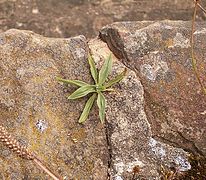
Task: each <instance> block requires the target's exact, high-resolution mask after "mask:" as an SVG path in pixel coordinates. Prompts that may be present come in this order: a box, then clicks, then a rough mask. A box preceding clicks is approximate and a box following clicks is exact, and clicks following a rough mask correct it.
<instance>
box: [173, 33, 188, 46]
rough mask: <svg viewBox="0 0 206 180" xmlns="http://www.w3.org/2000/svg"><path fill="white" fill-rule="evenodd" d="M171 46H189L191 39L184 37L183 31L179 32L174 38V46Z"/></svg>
mask: <svg viewBox="0 0 206 180" xmlns="http://www.w3.org/2000/svg"><path fill="white" fill-rule="evenodd" d="M170 47H181V48H188V47H190V40H189V39H188V38H186V37H184V36H183V35H182V34H181V33H177V34H176V36H175V37H174V39H173V46H170Z"/></svg>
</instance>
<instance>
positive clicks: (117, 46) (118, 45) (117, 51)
mask: <svg viewBox="0 0 206 180" xmlns="http://www.w3.org/2000/svg"><path fill="white" fill-rule="evenodd" d="M99 37H100V39H101V40H102V41H103V42H105V43H106V44H107V46H108V48H109V49H110V50H111V52H112V53H113V54H114V55H115V56H116V57H117V58H118V59H119V60H120V61H121V62H122V63H123V64H124V65H125V66H126V67H127V68H128V69H130V70H132V71H134V72H135V73H136V75H137V77H138V78H139V80H140V82H141V84H142V86H143V91H144V109H146V107H147V105H148V104H147V102H146V97H145V93H146V92H145V86H144V83H143V82H142V79H141V77H140V75H139V71H138V69H136V68H135V66H133V65H132V64H130V62H131V61H130V60H129V59H128V57H127V54H126V52H125V51H124V44H123V42H122V40H121V37H120V35H119V33H118V30H116V29H115V28H113V29H112V28H110V27H106V28H105V29H103V30H102V31H101V32H100V34H99ZM116 39H118V41H116ZM145 113H146V117H147V119H148V120H149V116H148V114H147V111H146V110H145ZM148 122H149V121H148ZM166 123H167V124H168V121H167V119H166ZM170 130H171V131H173V132H174V133H177V134H178V135H179V137H181V138H182V139H183V140H184V141H185V142H187V143H188V144H189V145H190V146H191V148H192V149H194V151H192V150H191V149H189V148H186V147H182V146H181V145H180V144H179V143H176V142H173V141H172V140H168V139H167V138H164V137H162V136H158V135H154V136H153V137H156V138H157V139H158V140H159V141H160V142H163V143H166V144H169V145H171V146H173V147H177V148H181V149H184V150H185V151H187V152H190V153H193V154H199V155H201V156H203V152H202V151H201V150H200V149H199V148H198V147H197V146H196V145H195V143H194V142H193V141H191V140H189V139H187V138H185V137H184V136H183V134H182V133H181V132H179V131H174V130H172V129H170Z"/></svg>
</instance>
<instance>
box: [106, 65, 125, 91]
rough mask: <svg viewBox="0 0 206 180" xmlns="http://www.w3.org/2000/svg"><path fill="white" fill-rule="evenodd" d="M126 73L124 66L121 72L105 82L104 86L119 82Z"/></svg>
mask: <svg viewBox="0 0 206 180" xmlns="http://www.w3.org/2000/svg"><path fill="white" fill-rule="evenodd" d="M126 73H127V69H126V68H125V69H124V71H123V72H122V73H121V74H119V75H117V76H116V77H115V78H114V79H112V80H110V81H109V82H107V83H106V84H105V87H106V88H108V87H110V86H112V85H113V84H115V83H118V82H120V81H121V80H122V79H123V78H124V76H125V75H126Z"/></svg>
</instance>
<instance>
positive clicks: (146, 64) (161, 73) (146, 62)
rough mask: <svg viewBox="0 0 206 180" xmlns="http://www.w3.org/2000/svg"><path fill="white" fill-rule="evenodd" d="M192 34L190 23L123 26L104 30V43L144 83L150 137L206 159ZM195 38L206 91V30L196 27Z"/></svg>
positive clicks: (204, 113) (204, 101)
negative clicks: (192, 55)
mask: <svg viewBox="0 0 206 180" xmlns="http://www.w3.org/2000/svg"><path fill="white" fill-rule="evenodd" d="M190 34H191V23H189V22H183V21H175V22H174V21H161V22H125V23H124V22H122V23H114V24H112V25H108V26H106V27H105V28H103V29H102V30H101V32H100V37H101V38H102V40H104V41H105V42H106V43H107V44H108V46H109V47H110V49H111V50H112V52H113V53H114V54H116V56H117V57H118V58H120V59H121V61H122V62H123V63H124V64H125V65H126V66H127V67H128V68H130V69H132V70H134V71H135V72H136V74H137V76H138V77H139V78H140V80H141V83H142V85H143V87H144V103H145V113H146V117H147V119H148V122H149V125H150V127H151V131H152V136H153V137H154V138H155V139H156V140H159V141H160V142H165V143H167V144H170V145H172V146H175V147H178V148H182V149H185V150H187V151H188V152H192V153H194V154H200V155H203V156H205V155H206V121H205V120H206V109H205V107H206V96H205V95H204V94H203V92H202V90H201V88H200V85H199V84H198V81H197V78H196V77H195V75H194V71H193V68H192V63H191V55H190V54H191V53H190ZM194 34H195V35H194V36H195V54H196V57H197V59H198V60H197V66H198V72H199V74H200V77H201V80H202V82H204V84H205V86H206V83H205V82H206V76H205V70H206V60H205V59H206V54H205V52H206V42H205V38H206V31H205V25H204V24H202V23H198V24H197V27H196V31H195V33H194Z"/></svg>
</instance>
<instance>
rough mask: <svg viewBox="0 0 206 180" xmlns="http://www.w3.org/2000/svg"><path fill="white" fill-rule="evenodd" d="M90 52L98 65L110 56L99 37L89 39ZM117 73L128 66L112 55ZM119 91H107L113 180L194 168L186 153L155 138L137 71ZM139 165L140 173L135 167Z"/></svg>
mask: <svg viewBox="0 0 206 180" xmlns="http://www.w3.org/2000/svg"><path fill="white" fill-rule="evenodd" d="M89 46H90V49H91V53H92V54H93V55H94V59H95V60H96V62H97V64H98V66H99V64H101V59H104V58H107V57H108V54H110V53H111V52H110V51H109V49H108V47H107V45H106V44H105V43H103V42H102V41H100V40H98V39H96V40H93V41H90V44H89ZM113 60H114V64H113V73H112V75H113V76H114V75H115V74H117V73H120V72H122V71H123V70H124V68H125V66H124V65H123V64H122V63H121V62H120V61H118V59H115V58H114V57H113ZM114 88H115V90H116V92H112V93H109V94H107V104H108V105H107V111H106V112H107V113H106V119H107V135H108V140H109V147H110V179H112V180H113V179H114V180H123V179H125V180H126V179H139V178H146V179H159V178H160V177H161V175H160V173H159V172H160V170H161V166H164V167H168V168H176V169H179V171H187V170H188V169H190V168H191V165H190V163H189V162H188V160H187V153H186V152H185V151H183V150H182V149H180V148H174V147H172V146H169V145H167V144H164V143H162V142H160V141H158V140H156V139H154V138H153V137H152V132H151V128H150V124H149V122H148V120H147V116H146V114H145V110H144V89H143V86H142V84H141V82H140V79H139V78H138V77H137V75H136V74H135V72H134V71H131V70H129V69H128V73H127V75H126V77H125V78H124V79H123V80H122V81H121V82H120V83H119V84H117V85H116V86H114ZM135 167H139V168H140V172H139V173H137V175H135V176H134V175H133V169H134V168H135Z"/></svg>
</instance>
